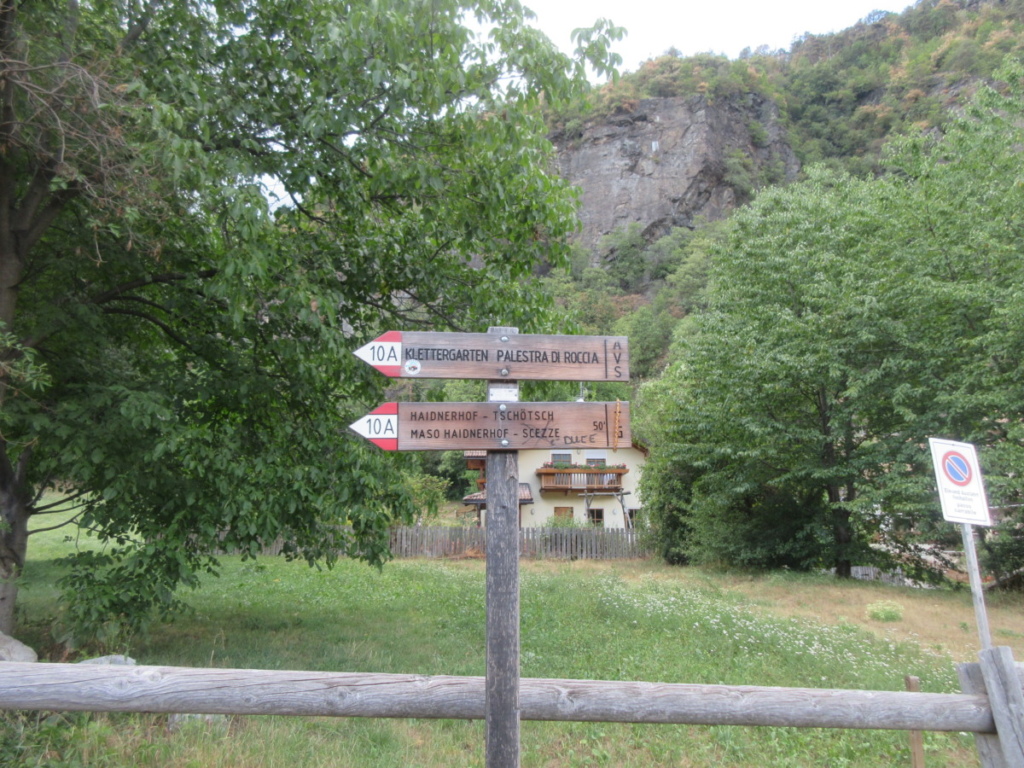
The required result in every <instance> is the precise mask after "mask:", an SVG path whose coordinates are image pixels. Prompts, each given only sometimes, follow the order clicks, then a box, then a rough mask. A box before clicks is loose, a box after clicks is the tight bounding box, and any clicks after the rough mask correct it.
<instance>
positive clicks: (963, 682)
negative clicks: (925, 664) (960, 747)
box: [956, 664, 1008, 768]
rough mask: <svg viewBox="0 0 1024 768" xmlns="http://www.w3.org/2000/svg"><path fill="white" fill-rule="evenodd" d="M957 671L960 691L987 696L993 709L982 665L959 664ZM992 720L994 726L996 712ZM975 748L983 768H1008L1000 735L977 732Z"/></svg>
mask: <svg viewBox="0 0 1024 768" xmlns="http://www.w3.org/2000/svg"><path fill="white" fill-rule="evenodd" d="M956 671H957V676H958V677H959V678H960V689H961V690H962V691H963V692H964V693H966V694H971V695H983V696H986V698H988V699H989V708H990V709H992V708H993V703H992V700H991V698H990V697H988V696H987V694H988V688H987V687H986V686H985V677H984V676H983V675H982V674H981V664H959V665H957V668H956ZM992 720H993V724H994V722H995V716H994V712H993V718H992ZM974 746H975V747H977V749H978V758H979V759H980V760H981V767H982V768H1007V765H1008V764H1007V762H1006V760H1005V759H1004V758H1003V748H1002V745H1001V744H1000V743H999V735H998V733H990V732H987V731H986V732H975V734H974Z"/></svg>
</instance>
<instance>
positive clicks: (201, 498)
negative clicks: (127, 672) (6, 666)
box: [0, 0, 618, 638]
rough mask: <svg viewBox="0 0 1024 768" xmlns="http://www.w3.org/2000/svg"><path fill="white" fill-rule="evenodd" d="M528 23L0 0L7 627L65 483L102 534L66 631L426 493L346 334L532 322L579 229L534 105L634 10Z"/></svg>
mask: <svg viewBox="0 0 1024 768" xmlns="http://www.w3.org/2000/svg"><path fill="white" fill-rule="evenodd" d="M465 18H470V19H475V20H476V21H477V22H478V23H479V25H481V27H482V29H483V30H484V36H483V37H482V38H477V37H475V36H474V35H473V34H472V33H471V32H470V30H469V29H468V28H467V26H466V24H465V23H464V20H465ZM526 21H527V12H526V11H525V9H524V8H523V7H522V6H521V5H520V4H519V3H518V2H516V0H477V1H476V2H461V1H459V0H431V1H430V2H427V1H426V0H381V1H380V2H370V1H369V0H367V1H366V2H356V3H339V2H335V1H334V0H313V1H312V2H307V3H300V4H295V3H291V2H284V1H283V0H260V1H259V2H255V1H250V0H225V1H224V2H216V3H213V4H208V3H194V2H187V1H182V2H174V3H103V4H99V5H89V6H88V7H86V6H79V4H78V3H68V4H66V5H60V4H57V5H54V4H43V5H29V4H24V3H17V2H14V1H13V0H9V1H4V2H0V70H2V77H0V110H2V112H3V118H4V119H3V120H2V121H0V146H2V148H3V151H2V152H0V210H2V211H3V217H0V323H2V327H3V330H4V331H5V334H6V335H5V336H4V337H3V338H4V342H3V350H2V352H0V359H3V360H4V361H5V362H4V367H3V369H2V371H3V379H2V380H0V398H2V406H3V407H2V428H3V429H2V433H0V441H2V448H3V450H2V451H0V515H2V521H3V525H2V530H0V631H5V632H9V631H11V629H12V627H13V624H14V605H15V599H16V593H17V579H18V575H19V573H20V572H21V568H22V566H23V564H24V559H25V552H26V541H27V538H28V535H29V534H30V533H31V531H30V525H29V521H30V520H35V521H38V520H41V519H44V518H43V517H42V516H43V515H45V514H46V513H47V512H49V511H52V510H53V507H52V505H50V504H48V503H47V501H46V497H44V496H43V495H42V494H43V492H45V491H46V490H47V489H52V488H58V487H59V488H62V489H70V497H71V500H72V501H73V503H75V504H76V505H77V506H78V513H77V517H76V518H75V522H77V524H78V525H80V526H82V527H84V528H86V529H88V530H90V531H92V532H94V533H95V534H96V535H97V536H98V537H99V539H100V541H101V542H102V543H103V545H104V547H103V549H102V550H100V551H98V552H89V553H85V552H83V553H79V554H78V555H77V556H75V557H73V558H71V562H70V563H69V566H70V570H69V572H68V576H67V577H66V578H65V580H64V586H65V588H66V594H67V596H68V600H67V604H66V605H67V612H66V617H67V621H68V625H69V626H71V627H76V628H78V629H80V630H82V631H90V632H92V633H99V634H100V635H104V634H105V636H106V637H108V638H109V637H113V636H115V635H116V634H117V633H118V632H119V631H120V630H121V629H122V628H124V627H131V626H135V625H137V624H138V623H139V622H140V621H142V620H144V619H145V617H146V616H147V615H148V613H149V610H150V608H151V607H152V606H157V607H159V608H161V609H170V608H172V607H173V606H174V604H175V599H174V590H175V587H176V586H177V585H179V584H182V583H184V584H192V583H195V580H196V578H197V574H199V573H201V572H202V571H204V570H205V571H215V570H216V559H215V557H214V556H213V555H212V554H211V553H213V552H215V551H217V550H218V549H219V548H222V547H227V548H232V549H238V550H241V551H242V552H243V553H246V554H255V553H256V552H257V551H258V550H259V548H260V545H261V542H264V541H270V540H273V539H274V538H276V537H278V536H283V537H284V539H285V540H286V541H287V542H288V544H289V547H290V550H289V552H290V554H291V555H293V556H301V557H306V558H308V559H310V560H315V559H326V560H328V561H329V560H330V559H331V558H332V557H333V556H334V553H335V552H337V551H339V550H340V551H346V550H347V551H350V552H354V553H355V552H358V553H359V554H360V555H362V556H364V557H366V558H367V559H369V560H370V561H372V562H380V561H381V560H382V559H384V558H385V557H386V546H385V543H384V539H383V536H382V534H383V532H384V531H385V529H386V527H387V526H388V525H389V524H390V523H391V522H392V521H394V520H399V519H404V518H406V517H407V516H408V515H409V514H411V512H412V505H411V503H410V499H409V494H408V492H407V490H406V489H404V488H403V486H402V484H401V483H396V482H393V479H394V478H395V477H396V476H397V474H396V469H397V467H396V465H400V464H402V459H401V458H399V457H393V456H388V455H384V454H382V453H380V452H379V451H376V450H375V449H373V448H368V447H367V446H366V445H365V444H364V442H363V441H361V440H359V439H357V438H355V437H354V436H352V435H350V434H349V433H347V431H346V430H345V429H344V425H345V424H347V423H349V422H350V421H352V420H354V418H356V417H357V416H359V415H362V413H364V412H365V409H366V408H367V407H369V406H371V405H374V404H375V403H376V402H378V401H379V400H380V399H381V397H382V391H381V386H382V385H381V382H380V380H379V378H380V377H379V376H378V375H377V374H376V373H374V372H373V371H372V370H371V369H369V367H368V366H365V365H364V364H362V363H360V362H359V361H357V360H355V359H354V357H353V355H352V354H351V351H352V349H354V348H355V347H356V346H358V345H359V344H361V343H364V342H365V341H366V340H368V339H369V338H373V336H374V335H376V334H377V333H379V332H381V331H382V330H385V329H388V328H404V327H417V326H425V327H440V328H443V327H452V328H460V329H465V330H482V329H483V328H485V327H486V326H487V325H488V324H494V323H495V322H500V323H501V324H518V325H520V327H522V328H523V329H524V330H529V329H530V328H534V327H537V326H538V325H539V324H541V323H543V322H544V320H545V315H544V313H543V311H540V310H541V308H540V307H539V306H538V303H537V299H536V293H535V292H534V291H533V289H532V287H531V286H532V283H531V281H530V280H529V279H528V278H529V275H530V274H531V272H532V270H533V269H534V268H535V267H536V266H537V265H538V264H540V263H542V262H547V263H554V264H559V263H561V260H562V259H563V257H564V255H565V250H566V247H565V245H564V242H565V238H566V235H567V234H568V233H570V232H571V231H572V230H573V229H574V228H575V226H576V221H575V210H574V203H573V197H572V195H571V194H570V192H569V190H568V189H567V187H566V185H564V184H563V183H561V182H559V181H557V180H556V179H554V178H552V177H551V176H549V175H548V174H547V173H546V172H545V169H546V168H547V164H548V157H549V151H550V150H549V146H548V144H547V143H546V141H545V140H544V127H543V124H542V122H541V120H540V118H539V113H540V102H541V100H542V97H543V99H545V100H548V101H551V102H554V103H559V102H561V101H563V100H567V99H569V98H570V97H573V96H574V95H576V94H578V92H579V91H580V89H581V88H583V87H584V86H585V73H586V66H587V64H586V62H587V61H589V62H590V63H591V65H593V66H596V67H597V69H598V71H599V72H607V71H608V68H609V66H611V65H612V64H613V63H614V59H615V57H614V56H612V55H611V54H610V53H609V51H608V47H607V46H608V42H609V37H614V36H615V35H617V34H618V30H615V29H614V28H611V27H610V26H609V25H608V24H606V23H603V22H602V23H600V24H599V25H597V26H596V27H595V28H593V29H591V30H584V31H582V32H579V33H577V43H578V46H579V48H578V57H577V58H576V59H575V60H571V59H569V58H568V57H566V56H564V55H562V54H560V53H559V52H558V51H557V50H556V48H555V47H554V46H553V45H552V44H551V43H550V42H549V41H548V40H547V39H546V38H545V37H544V36H543V35H541V34H540V33H539V32H537V31H535V30H534V29H532V28H531V27H529V26H528V25H527V24H526ZM29 363H31V365H34V366H42V367H43V369H44V372H45V374H46V375H47V376H48V377H49V380H48V382H46V383H45V386H42V385H43V383H44V382H43V380H42V379H41V378H39V377H38V376H37V377H36V379H35V380H34V381H35V383H36V384H39V385H40V386H42V388H37V389H36V390H32V389H31V388H30V387H28V386H24V385H23V384H24V372H25V371H26V370H30V369H31V366H29V368H26V367H25V366H26V365H28V364H29ZM18 371H20V373H18ZM16 374H17V375H16ZM17 376H21V377H22V379H20V380H19V379H18V377H17ZM342 523H347V524H348V525H349V526H351V530H352V533H351V534H348V533H344V532H343V530H342V529H341V528H340V527H339V524H342ZM36 524H37V525H39V523H36ZM42 525H43V526H45V525H46V523H45V522H44V523H42Z"/></svg>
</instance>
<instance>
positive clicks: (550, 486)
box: [537, 467, 629, 493]
mask: <svg viewBox="0 0 1024 768" xmlns="http://www.w3.org/2000/svg"><path fill="white" fill-rule="evenodd" d="M627 472H629V470H628V469H625V468H623V467H588V468H586V469H583V468H580V467H574V468H572V469H558V468H556V467H541V468H540V469H538V470H537V475H538V477H540V489H541V491H565V492H566V493H568V492H570V491H591V492H593V491H612V492H617V491H621V490H622V476H623V475H625V474H626V473H627Z"/></svg>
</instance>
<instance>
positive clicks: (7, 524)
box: [0, 440, 30, 635]
mask: <svg viewBox="0 0 1024 768" xmlns="http://www.w3.org/2000/svg"><path fill="white" fill-rule="evenodd" d="M29 455H30V451H28V450H25V451H24V452H23V453H22V455H21V457H20V460H19V462H18V465H17V468H15V467H14V466H12V464H11V462H10V459H9V458H8V456H7V444H6V442H5V441H3V440H0V632H3V633H4V634H5V635H12V634H13V633H14V608H15V602H16V601H17V598H18V579H19V578H21V571H22V569H23V568H24V567H25V553H26V551H27V550H28V518H29V515H30V511H29V505H28V503H27V487H26V484H25V469H26V466H27V465H28V459H29Z"/></svg>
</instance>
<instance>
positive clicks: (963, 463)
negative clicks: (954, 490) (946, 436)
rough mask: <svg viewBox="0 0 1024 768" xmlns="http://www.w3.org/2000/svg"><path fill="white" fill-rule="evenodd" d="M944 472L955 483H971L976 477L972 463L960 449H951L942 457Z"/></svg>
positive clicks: (960, 484) (962, 484) (961, 484)
mask: <svg viewBox="0 0 1024 768" xmlns="http://www.w3.org/2000/svg"><path fill="white" fill-rule="evenodd" d="M942 472H943V474H944V475H945V476H946V478H947V479H948V480H949V481H950V482H951V483H953V484H954V485H959V486H961V487H963V486H965V485H969V484H970V482H971V480H972V479H973V477H974V474H973V473H972V472H971V463H970V462H969V461H968V460H967V458H966V457H965V456H964V455H963V454H962V453H960V452H959V451H949V452H948V453H946V455H945V456H943V457H942Z"/></svg>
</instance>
